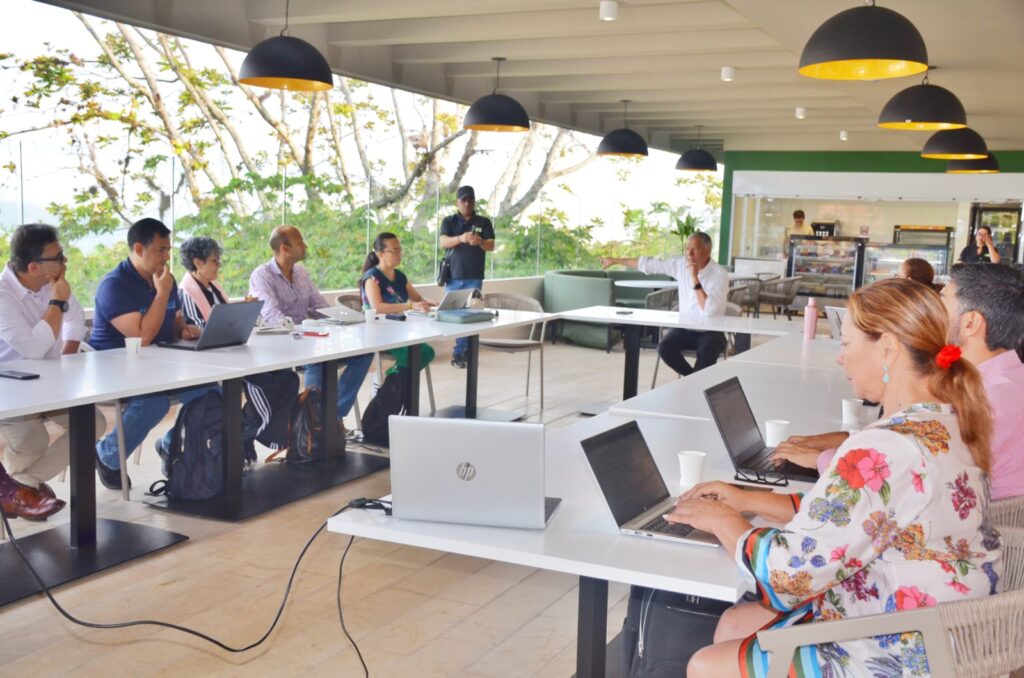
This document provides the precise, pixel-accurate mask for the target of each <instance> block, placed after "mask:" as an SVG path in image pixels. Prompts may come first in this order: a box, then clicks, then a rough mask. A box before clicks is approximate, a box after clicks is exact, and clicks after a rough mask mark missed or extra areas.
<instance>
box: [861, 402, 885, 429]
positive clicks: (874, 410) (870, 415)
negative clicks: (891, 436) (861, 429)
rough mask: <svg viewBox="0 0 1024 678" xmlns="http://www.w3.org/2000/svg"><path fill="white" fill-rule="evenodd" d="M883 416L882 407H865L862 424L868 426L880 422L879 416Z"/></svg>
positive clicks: (862, 411)
mask: <svg viewBox="0 0 1024 678" xmlns="http://www.w3.org/2000/svg"><path fill="white" fill-rule="evenodd" d="M881 414H882V406H881V405H864V406H863V409H861V411H860V419H861V423H862V424H864V425H865V426H867V425H868V424H873V423H875V422H876V421H878V417H879V415H881Z"/></svg>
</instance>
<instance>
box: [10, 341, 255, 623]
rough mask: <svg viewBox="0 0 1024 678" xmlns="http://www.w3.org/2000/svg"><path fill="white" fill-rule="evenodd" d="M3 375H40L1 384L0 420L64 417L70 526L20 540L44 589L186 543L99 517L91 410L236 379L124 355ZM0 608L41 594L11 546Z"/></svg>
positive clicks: (37, 365)
mask: <svg viewBox="0 0 1024 678" xmlns="http://www.w3.org/2000/svg"><path fill="white" fill-rule="evenodd" d="M3 367H4V369H13V370H19V371H22V372H31V373H34V374H38V375H39V378H38V379H33V380H31V381H6V380H5V381H4V387H3V388H2V389H0V419H10V418H14V417H19V416H27V415H33V414H42V413H45V412H52V411H59V410H65V409H66V410H67V414H68V420H69V433H68V437H69V448H70V449H69V453H70V454H69V465H70V473H69V478H68V482H69V485H70V489H71V502H70V503H71V506H70V522H69V523H68V524H67V525H62V526H60V527H57V528H54V529H51V530H47V531H45V532H39V533H36V534H33V535H30V536H27V537H22V538H21V539H19V540H18V542H19V545H20V546H21V548H22V551H23V552H24V553H25V555H26V556H27V558H28V559H29V562H31V563H32V565H33V567H34V568H35V569H36V570H37V571H38V573H39V575H40V577H42V579H43V581H45V582H46V584H47V585H48V586H59V585H61V584H65V583H67V582H70V581H74V580H76V579H79V578H81V577H85V576H88V575H90V574H94V573H96V572H99V571H101V570H104V569H107V568H110V567H114V566H116V565H120V564H122V563H125V562H127V561H130V560H133V559H135V558H138V557H140V556H143V555H146V554H149V553H152V552H154V551H158V550H160V549H163V548H166V547H168V546H172V545H174V544H177V543H179V542H182V541H184V540H186V539H188V537H187V536H185V535H182V534H178V533H175V532H170V531H168V530H162V529H158V528H154V527H148V526H145V525H138V524H135V523H128V522H123V521H119V520H107V519H99V520H97V517H96V472H95V471H96V466H95V456H96V438H97V433H96V425H95V418H94V417H95V406H96V403H99V402H103V401H107V400H113V399H118V398H129V397H132V396H139V395H145V394H149V393H157V392H161V391H168V390H174V389H180V388H188V387H194V386H201V385H203V384H209V383H213V382H216V381H218V380H221V379H224V380H226V381H230V380H231V379H232V378H233V377H235V376H236V373H235V371H234V370H231V369H230V368H225V367H207V366H202V367H201V366H195V365H187V364H180V363H176V362H171V361H165V360H161V359H158V358H154V357H151V356H137V357H128V356H127V355H126V354H125V352H124V349H119V350H112V351H102V352H90V353H78V354H74V355H66V356H62V357H61V358H60V359H59V360H17V361H11V362H6V363H4V364H3ZM0 573H2V575H0V606H2V605H6V604H7V603H11V602H14V601H16V600H19V599H21V598H24V597H26V596H30V595H33V594H35V593H38V592H39V591H40V588H39V585H38V584H37V583H36V581H35V579H33V578H32V576H31V575H30V574H29V573H28V570H27V569H26V568H25V567H24V565H23V564H22V562H21V559H20V557H19V556H18V554H17V552H16V551H15V549H14V547H13V545H12V544H10V543H7V544H3V545H0Z"/></svg>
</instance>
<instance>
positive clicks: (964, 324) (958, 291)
mask: <svg viewBox="0 0 1024 678" xmlns="http://www.w3.org/2000/svg"><path fill="white" fill-rule="evenodd" d="M942 302H943V303H944V304H945V305H946V310H947V311H948V313H949V333H950V336H949V340H950V342H951V343H953V344H956V345H957V346H959V347H960V349H961V350H962V351H963V357H964V358H966V359H967V360H969V361H970V362H971V363H973V364H974V366H975V367H977V368H978V371H979V372H981V378H982V380H983V381H984V382H985V393H986V394H987V395H988V401H989V404H990V405H991V406H992V441H991V448H992V470H991V472H990V473H989V477H990V479H991V481H992V498H993V499H1005V498H1006V497H1012V496H1016V495H1020V494H1024V443H1022V441H1024V364H1021V360H1020V356H1018V355H1017V349H1018V348H1019V347H1020V345H1021V341H1022V340H1024V274H1022V273H1021V272H1020V271H1019V270H1016V269H1015V268H1013V267H1010V266H1006V265H1002V264H956V265H955V266H953V267H952V269H951V270H950V281H949V284H947V285H946V286H945V287H943V288H942Z"/></svg>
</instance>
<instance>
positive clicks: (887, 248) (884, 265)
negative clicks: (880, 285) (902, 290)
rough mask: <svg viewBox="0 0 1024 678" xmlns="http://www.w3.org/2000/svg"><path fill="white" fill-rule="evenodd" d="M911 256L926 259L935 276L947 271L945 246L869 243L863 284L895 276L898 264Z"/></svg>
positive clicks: (946, 249)
mask: <svg viewBox="0 0 1024 678" xmlns="http://www.w3.org/2000/svg"><path fill="white" fill-rule="evenodd" d="M911 258H917V259H924V260H925V261H927V262H928V263H929V264H931V265H932V268H934V269H935V275H937V276H940V275H947V274H948V273H949V248H947V247H942V246H938V245H936V246H932V247H928V246H924V245H917V246H913V245H882V244H879V243H870V244H868V246H867V255H866V259H867V265H866V266H865V271H864V284H865V285H869V284H871V283H873V282H875V281H876V280H884V279H885V278H892V277H895V276H896V275H897V274H898V273H899V272H900V264H902V263H903V262H904V261H906V260H907V259H911Z"/></svg>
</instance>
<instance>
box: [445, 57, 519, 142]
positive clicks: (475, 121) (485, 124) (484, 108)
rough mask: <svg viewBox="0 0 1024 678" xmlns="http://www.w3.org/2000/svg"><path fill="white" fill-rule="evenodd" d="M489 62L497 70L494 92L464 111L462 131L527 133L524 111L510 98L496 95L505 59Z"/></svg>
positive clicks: (495, 59) (493, 58)
mask: <svg viewBox="0 0 1024 678" xmlns="http://www.w3.org/2000/svg"><path fill="white" fill-rule="evenodd" d="M491 60H492V61H494V62H495V64H496V69H497V70H496V76H495V79H494V91H493V92H492V93H491V94H488V95H487V96H483V97H480V98H479V99H477V100H476V101H474V102H473V105H472V106H470V107H469V110H468V111H466V117H465V118H463V119H462V127H463V129H474V130H478V131H481V132H528V131H529V130H530V116H528V115H527V114H526V109H525V108H523V107H522V106H521V105H520V103H519V102H518V101H516V100H515V99H513V98H512V97H509V96H505V95H504V94H498V85H499V84H501V62H502V61H504V60H505V58H504V57H492V59H491Z"/></svg>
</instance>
